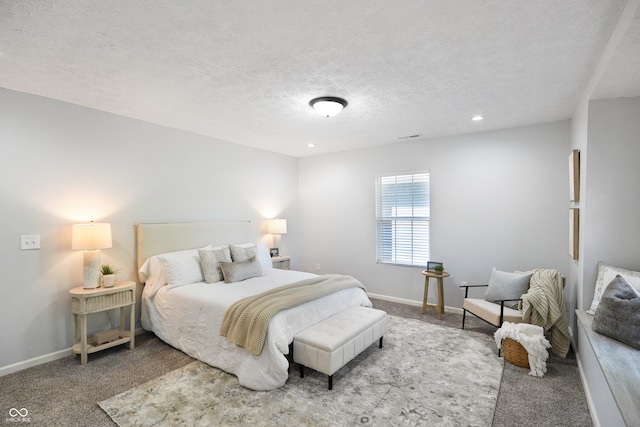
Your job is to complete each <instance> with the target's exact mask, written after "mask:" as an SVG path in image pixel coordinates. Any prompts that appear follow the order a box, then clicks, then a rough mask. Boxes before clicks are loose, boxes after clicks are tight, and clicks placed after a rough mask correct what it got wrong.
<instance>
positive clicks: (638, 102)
mask: <svg viewBox="0 0 640 427" xmlns="http://www.w3.org/2000/svg"><path fill="white" fill-rule="evenodd" d="M577 116H578V117H577V118H576V117H574V122H577V121H579V122H580V123H581V126H580V129H578V130H577V132H579V135H580V136H579V137H578V138H574V140H579V141H580V144H579V146H580V149H581V166H582V167H583V168H584V171H583V172H584V173H583V174H582V173H581V180H582V183H583V185H584V186H583V188H582V190H581V193H582V195H581V197H582V200H581V201H580V207H581V212H580V215H581V219H580V221H581V224H580V228H581V230H580V239H581V250H580V260H579V262H578V271H577V274H576V278H577V281H578V290H579V292H578V295H577V301H576V302H577V308H578V309H580V310H587V309H588V308H589V307H590V306H591V300H592V299H593V293H594V289H595V281H596V276H597V271H598V262H599V261H604V262H606V263H608V264H613V265H616V266H619V267H623V268H627V269H630V270H635V271H640V257H639V256H638V237H639V236H640V222H639V221H638V218H640V191H638V189H640V168H638V164H639V163H640V144H638V141H639V140H640V121H638V117H640V97H634V98H617V99H604V100H597V101H589V103H588V106H586V107H585V108H583V109H581V111H580V114H579V115H578V113H577ZM585 130H586V131H585ZM574 132H576V131H574ZM571 314H572V315H573V312H572V313H571ZM572 317H575V316H572ZM574 331H575V329H574ZM574 334H575V332H574ZM578 337H579V339H578V360H579V362H580V367H581V370H582V374H583V378H584V382H585V384H584V385H585V390H586V393H587V398H588V400H589V407H590V410H591V412H592V415H593V417H594V419H595V420H596V423H597V425H602V426H607V425H621V424H622V421H621V415H620V412H619V409H618V407H617V406H616V405H615V401H614V399H613V397H612V394H611V391H610V389H609V386H608V385H607V382H606V379H605V377H604V376H603V373H602V370H601V368H600V364H599V363H598V361H597V360H596V358H595V354H594V353H593V349H592V347H591V345H590V344H589V342H588V340H587V338H586V336H585V335H584V333H583V331H582V330H579V335H578Z"/></svg>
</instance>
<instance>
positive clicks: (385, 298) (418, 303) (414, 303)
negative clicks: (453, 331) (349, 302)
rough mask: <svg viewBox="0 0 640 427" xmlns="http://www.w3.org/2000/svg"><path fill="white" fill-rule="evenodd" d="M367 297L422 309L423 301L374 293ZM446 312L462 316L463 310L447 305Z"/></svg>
mask: <svg viewBox="0 0 640 427" xmlns="http://www.w3.org/2000/svg"><path fill="white" fill-rule="evenodd" d="M367 295H369V296H370V297H371V298H375V299H381V300H383V301H390V302H397V303H400V304H406V305H412V306H415V307H422V301H415V300H410V299H404V298H396V297H390V296H387V295H380V294H372V293H369V292H368V293H367ZM444 311H445V312H450V313H456V314H462V309H461V308H458V307H449V306H447V305H445V306H444Z"/></svg>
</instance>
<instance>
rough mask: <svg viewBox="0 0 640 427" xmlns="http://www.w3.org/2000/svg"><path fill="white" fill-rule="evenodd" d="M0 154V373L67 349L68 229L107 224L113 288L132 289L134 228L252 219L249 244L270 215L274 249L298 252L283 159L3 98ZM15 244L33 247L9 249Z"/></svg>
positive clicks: (77, 274) (73, 275)
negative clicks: (126, 283) (30, 240)
mask: <svg viewBox="0 0 640 427" xmlns="http://www.w3.org/2000/svg"><path fill="white" fill-rule="evenodd" d="M0 144H1V149H2V154H1V155H0V204H1V205H0V271H2V279H0V289H1V291H2V296H3V297H2V299H1V300H0V324H1V332H0V369H1V368H2V367H6V366H8V365H11V364H14V363H18V362H21V361H24V360H27V359H30V358H35V357H40V356H43V355H46V354H49V353H53V352H57V351H60V350H65V349H68V348H70V347H71V343H72V341H71V315H70V311H69V310H70V298H69V294H68V291H69V289H71V288H73V287H76V286H80V285H81V280H82V253H80V252H74V251H71V250H70V239H71V225H72V224H73V223H78V222H85V221H89V220H96V221H104V222H110V223H111V224H112V230H113V248H112V249H106V250H104V251H103V252H102V260H103V262H108V263H112V264H115V266H116V267H118V268H120V269H121V271H120V272H119V275H118V279H131V280H135V279H136V276H135V274H134V271H135V252H134V244H135V242H134V240H135V238H134V225H135V224H136V223H139V222H166V221H215V220H252V226H253V234H254V235H255V239H256V240H258V239H260V238H263V237H264V236H263V235H262V234H261V227H262V226H263V218H266V217H273V216H276V215H277V216H279V217H281V218H287V219H288V223H289V230H290V233H289V234H288V235H286V236H284V237H283V238H282V246H283V250H284V251H286V252H287V253H296V252H297V250H298V248H297V234H296V233H295V231H296V230H297V228H298V227H299V225H298V217H297V215H298V211H297V208H298V192H297V189H298V184H297V183H298V175H297V174H298V172H297V164H298V161H297V159H295V158H292V157H288V156H283V155H278V154H274V153H270V152H266V151H262V150H257V149H253V148H249V147H245V146H241V145H237V144H232V143H228V142H224V141H220V140H214V139H211V138H207V137H203V136H199V135H195V134H192V133H188V132H183V131H179V130H175V129H169V128H165V127H161V126H156V125H152V124H149V123H146V122H141V121H138V120H133V119H128V118H124V117H120V116H116V115H112V114H107V113H103V112H99V111H96V110H91V109H87V108H83V107H79V106H76V105H71V104H66V103H62V102H58V101H54V100H51V99H46V98H41V97H36V96H31V95H26V94H21V93H18V92H12V91H8V90H4V89H0ZM22 234H39V235H40V236H41V247H42V248H41V249H40V250H39V251H20V235H22ZM292 263H293V265H294V267H295V266H296V263H297V259H296V257H294V258H293V260H292ZM106 322H107V316H106V315H96V316H94V318H93V319H92V323H91V324H90V327H93V328H95V329H97V328H100V327H102V324H104V323H106Z"/></svg>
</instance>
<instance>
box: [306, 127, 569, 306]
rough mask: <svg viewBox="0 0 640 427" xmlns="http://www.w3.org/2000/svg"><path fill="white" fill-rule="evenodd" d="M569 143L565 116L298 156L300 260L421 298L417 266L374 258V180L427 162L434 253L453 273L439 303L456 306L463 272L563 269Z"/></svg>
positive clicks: (465, 277) (376, 288) (398, 295)
mask: <svg viewBox="0 0 640 427" xmlns="http://www.w3.org/2000/svg"><path fill="white" fill-rule="evenodd" d="M570 143H571V127H570V122H568V121H563V122H556V123H549V124H541V125H536V126H528V127H521V128H515V129H506V130H501V131H496V132H486V133H476V134H468V135H460V136H456V137H449V138H436V139H430V140H425V141H415V142H411V143H403V144H396V145H390V146H385V147H379V148H372V149H367V150H358V151H350V152H345V153H338V154H332V155H325V156H317V157H310V158H303V159H301V160H300V172H299V175H300V224H301V230H300V237H301V241H300V242H301V243H300V244H301V255H302V259H301V266H302V268H303V269H304V270H309V271H314V270H315V269H316V265H317V264H320V271H321V272H339V273H345V274H351V275H353V276H355V277H356V278H358V279H360V280H361V281H362V282H363V283H364V284H365V285H366V287H367V289H368V291H369V292H371V293H374V294H379V295H385V296H391V297H393V298H394V299H397V300H404V301H412V302H414V303H415V302H418V301H421V300H422V292H423V285H422V284H423V276H422V275H421V274H420V273H421V270H420V269H418V268H410V267H399V266H389V265H378V264H376V256H375V247H376V243H375V197H374V196H375V195H374V189H375V184H374V180H375V178H376V176H378V175H381V174H394V173H399V172H412V171H421V170H425V169H429V170H430V172H431V202H432V217H431V224H432V228H431V230H432V231H431V248H432V259H434V260H437V261H441V262H443V263H444V265H445V268H446V270H447V271H449V272H450V273H451V277H450V278H448V279H445V288H446V289H445V304H446V305H448V306H454V307H461V306H462V299H463V298H462V294H461V292H460V290H459V289H458V287H457V285H459V283H460V281H467V282H469V283H486V282H487V281H488V279H489V275H490V272H491V268H492V267H494V266H495V267H496V268H499V269H504V270H516V269H521V270H526V269H532V268H537V267H544V268H556V269H558V270H560V271H561V272H562V273H563V274H565V275H566V274H568V260H569V255H568V222H567V210H566V205H567V200H568V197H569V186H568V172H567V167H568V166H567V156H568V153H569V147H570ZM433 296H434V297H435V295H433Z"/></svg>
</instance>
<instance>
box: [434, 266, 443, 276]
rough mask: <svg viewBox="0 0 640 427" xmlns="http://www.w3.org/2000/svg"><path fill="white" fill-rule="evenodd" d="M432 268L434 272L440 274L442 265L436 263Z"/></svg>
mask: <svg viewBox="0 0 640 427" xmlns="http://www.w3.org/2000/svg"><path fill="white" fill-rule="evenodd" d="M433 269H434V270H435V271H436V273H438V274H442V272H443V271H444V267H443V266H441V265H436V266H435V267H433Z"/></svg>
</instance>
